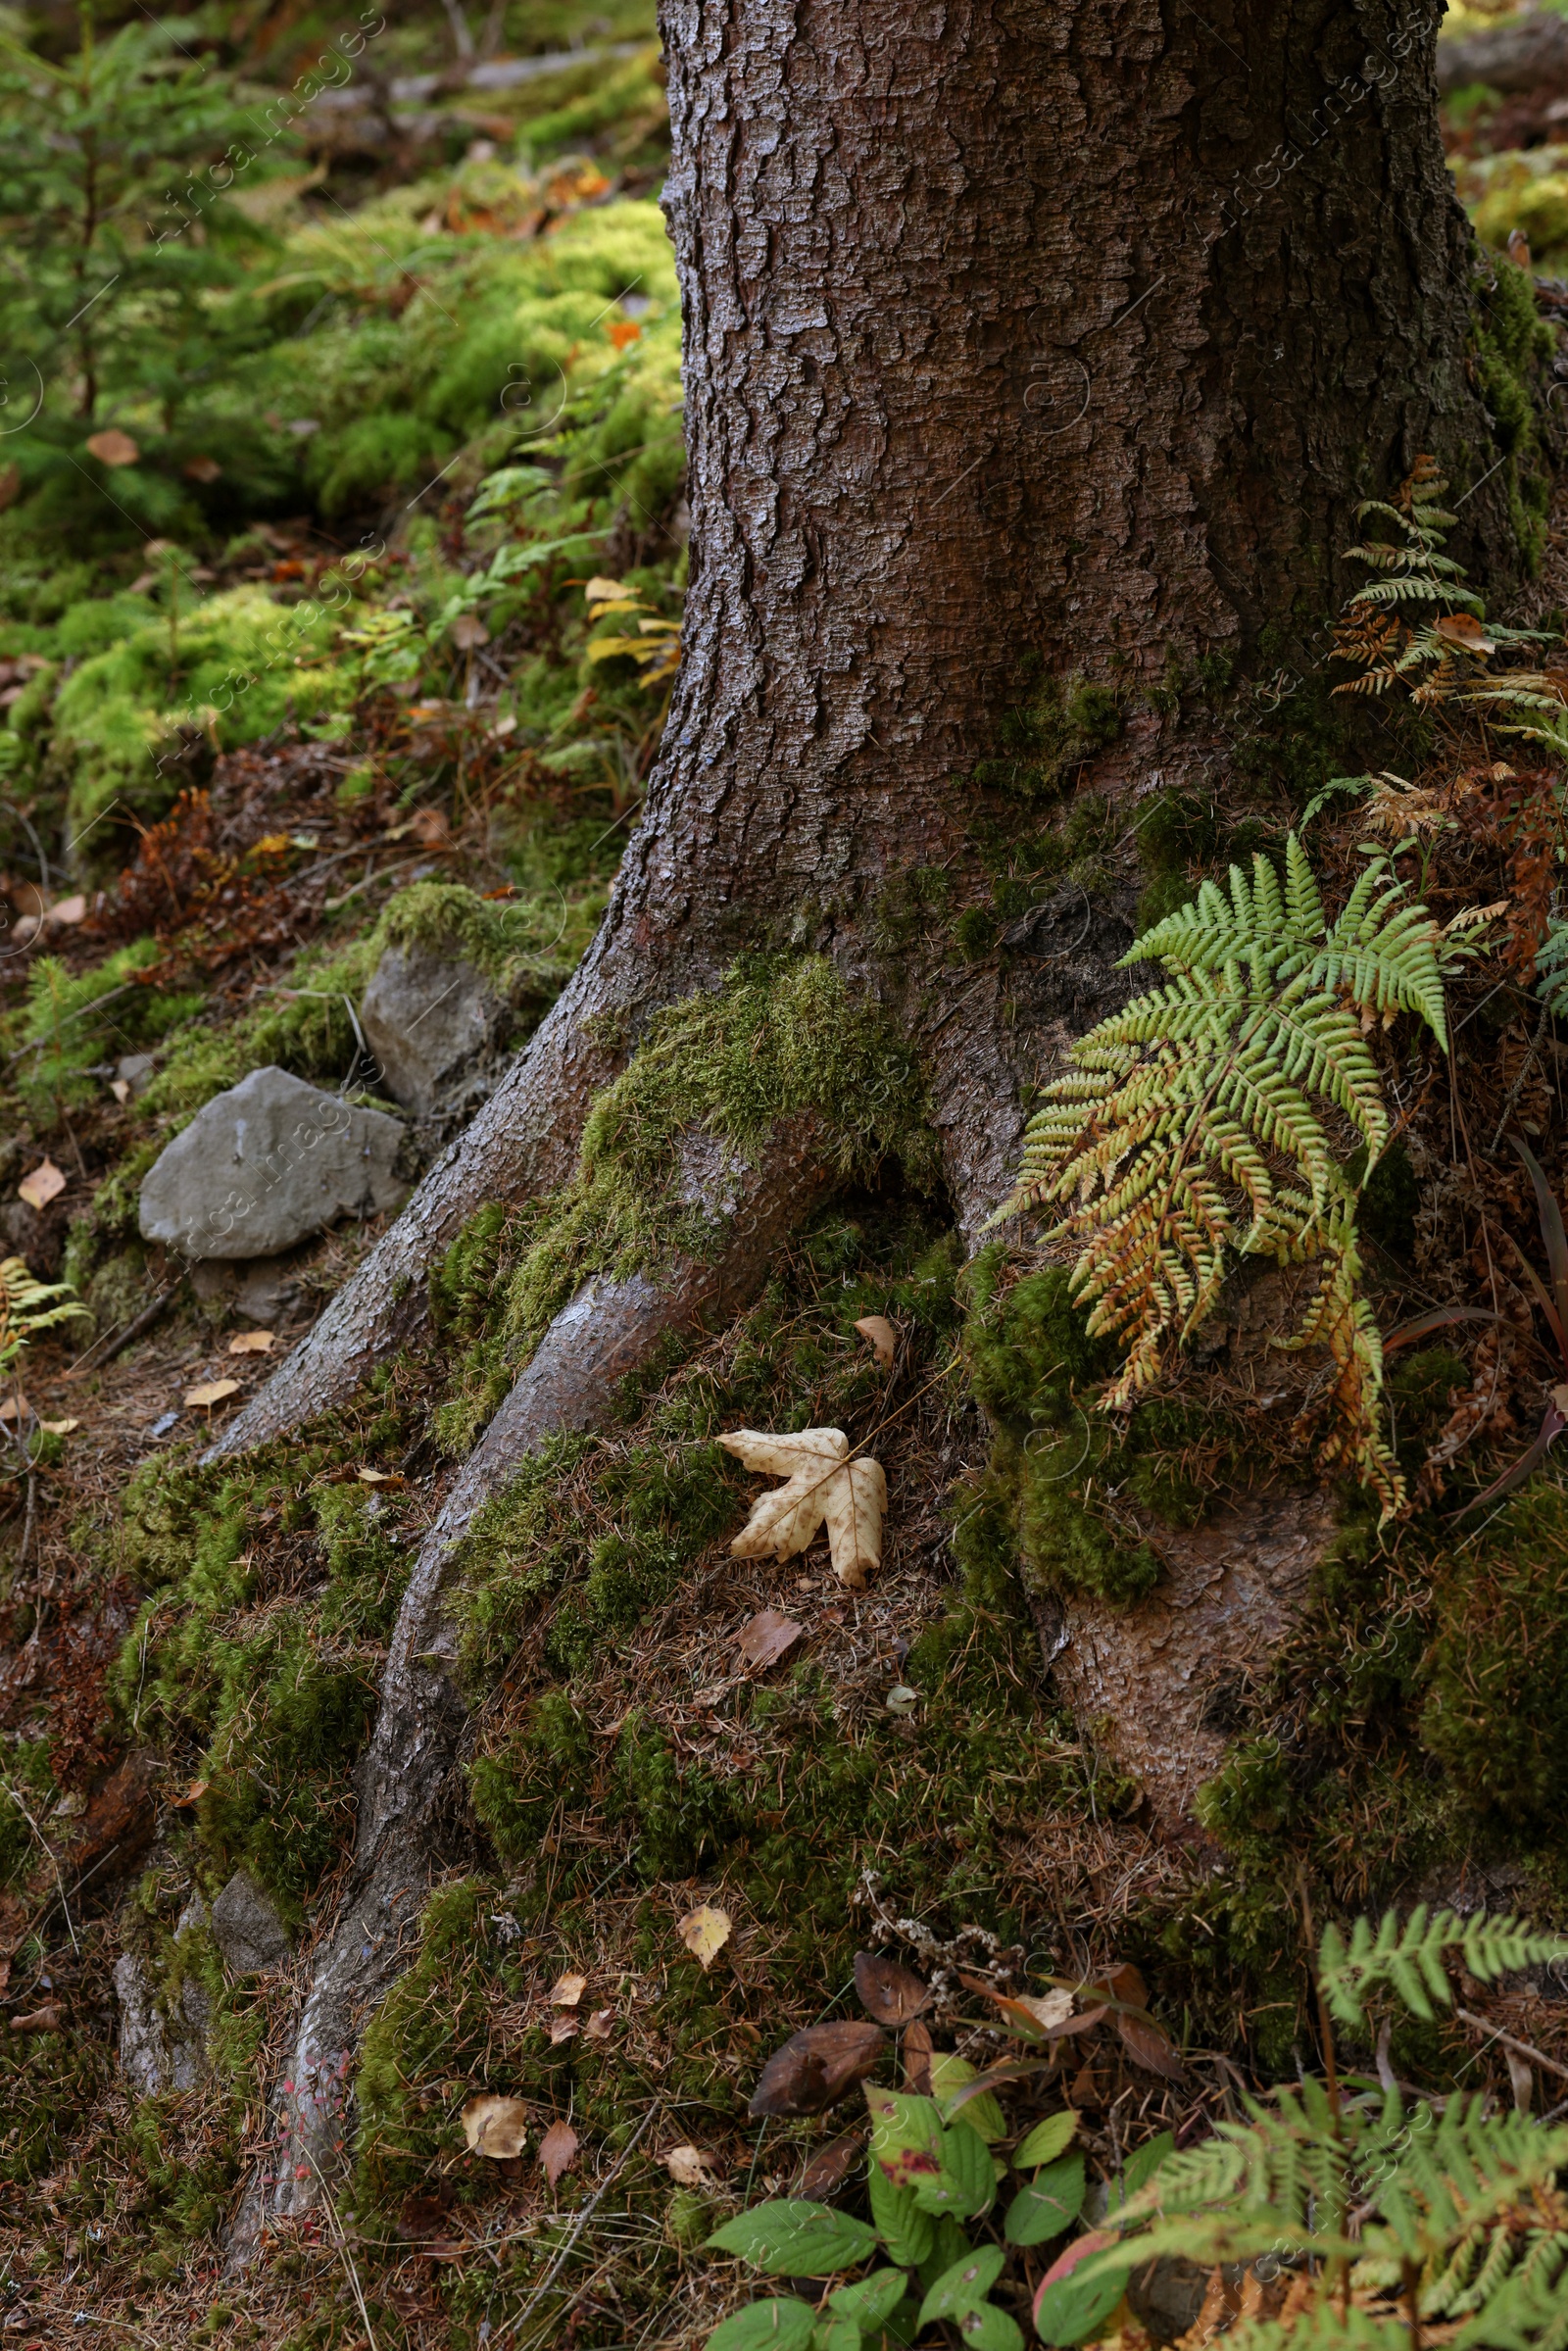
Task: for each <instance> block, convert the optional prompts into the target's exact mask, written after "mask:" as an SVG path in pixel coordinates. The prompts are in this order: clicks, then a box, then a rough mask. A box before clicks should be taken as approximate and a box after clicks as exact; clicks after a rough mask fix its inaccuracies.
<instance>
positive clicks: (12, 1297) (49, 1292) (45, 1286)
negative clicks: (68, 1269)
mask: <svg viewBox="0 0 1568 2351" xmlns="http://www.w3.org/2000/svg"><path fill="white" fill-rule="evenodd" d="M86 1311H87V1309H86V1307H85V1306H84V1305H83V1304H82V1303H81V1300H80V1299H79V1298H73V1296H72V1291H71V1285H70V1283H69V1282H40V1281H37V1280H35V1279H34V1277H33V1275H32V1274H30V1273H29V1272H28V1270H27V1266H26V1263H25V1259H24V1258H21V1257H5V1258H0V1376H3V1375H4V1374H5V1373H7V1372H9V1371H10V1370H12V1368H13V1367H14V1365H15V1364H16V1361H17V1358H18V1356H19V1355H20V1354H21V1353H22V1350H23V1348H24V1347H25V1346H26V1344H27V1342H28V1340H29V1339H35V1338H36V1337H37V1335H38V1333H39V1332H40V1331H49V1330H53V1329H54V1327H55V1326H56V1324H57V1323H62V1322H69V1321H70V1320H71V1318H72V1317H73V1315H77V1314H85V1313H86Z"/></svg>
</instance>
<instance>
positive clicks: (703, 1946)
mask: <svg viewBox="0 0 1568 2351" xmlns="http://www.w3.org/2000/svg"><path fill="white" fill-rule="evenodd" d="M675 1932H676V1934H677V1935H679V1936H680V1939H681V1941H682V1942H683V1943H684V1944H685V1945H686V1948H687V1950H688V1951H690V1953H691V1955H692V1957H693V1958H694V1959H695V1960H696V1961H697V1962H698V1963H699V1965H700V1966H701V1968H702V1971H703V1973H704V1975H705V1976H706V1975H707V1973H708V1971H709V1969H710V1968H711V1966H712V1964H713V1962H714V1960H715V1959H716V1958H717V1957H718V1955H719V1953H720V1951H722V1949H723V1948H724V1945H725V1944H726V1943H727V1942H728V1940H729V1938H730V1935H732V1933H733V1932H734V1929H733V1926H732V1924H731V1921H730V1915H729V1912H728V1911H727V1910H721V1909H720V1908H719V1906H718V1904H717V1903H716V1902H702V1903H699V1905H698V1907H697V1908H696V1909H695V1910H688V1912H687V1913H686V1916H685V1917H684V1918H683V1919H682V1920H681V1921H680V1923H679V1925H678V1926H677V1927H676V1930H675Z"/></svg>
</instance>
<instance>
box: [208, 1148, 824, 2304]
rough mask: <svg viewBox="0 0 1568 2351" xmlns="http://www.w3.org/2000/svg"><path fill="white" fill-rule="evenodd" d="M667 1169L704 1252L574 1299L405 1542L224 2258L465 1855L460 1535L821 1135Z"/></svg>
mask: <svg viewBox="0 0 1568 2351" xmlns="http://www.w3.org/2000/svg"><path fill="white" fill-rule="evenodd" d="M682 1176H683V1179H684V1180H683V1182H682V1185H681V1190H682V1194H683V1196H684V1198H685V1199H686V1200H693V1199H696V1200H698V1201H699V1202H700V1204H701V1205H702V1207H703V1208H704V1209H705V1210H706V1211H707V1213H708V1214H709V1215H710V1216H711V1218H712V1219H713V1222H714V1224H715V1227H716V1228H717V1230H718V1233H719V1235H720V1238H719V1241H718V1245H717V1247H716V1249H714V1251H713V1253H712V1254H711V1256H708V1257H706V1258H704V1259H702V1260H698V1259H695V1258H689V1257H688V1258H683V1259H681V1260H680V1261H679V1262H678V1263H677V1264H676V1265H675V1266H674V1268H673V1269H672V1270H669V1271H667V1272H666V1273H665V1274H664V1275H663V1276H662V1278H661V1279H659V1280H654V1279H651V1278H649V1277H648V1276H646V1275H642V1274H637V1275H633V1276H632V1277H631V1278H630V1279H629V1280H626V1281H620V1282H616V1281H610V1280H598V1281H591V1282H589V1283H586V1284H585V1285H584V1286H583V1288H582V1289H581V1290H579V1291H578V1293H577V1294H576V1296H575V1297H574V1298H572V1299H571V1300H570V1302H569V1303H568V1304H567V1305H566V1306H565V1307H564V1308H563V1310H562V1312H561V1313H560V1314H559V1315H558V1316H557V1317H556V1320H555V1322H554V1323H553V1324H552V1326H551V1328H550V1330H549V1331H548V1332H547V1333H546V1335H545V1337H544V1339H543V1340H542V1341H541V1343H540V1345H539V1347H538V1348H537V1349H536V1350H535V1352H534V1355H533V1357H532V1359H531V1361H530V1362H529V1363H528V1365H527V1368H526V1369H525V1370H524V1371H523V1373H522V1374H521V1376H520V1377H519V1379H518V1380H517V1382H516V1385H515V1387H514V1389H513V1390H512V1393H511V1394H510V1396H508V1397H507V1399H506V1401H505V1402H504V1403H503V1404H502V1406H501V1408H500V1410H499V1411H498V1412H497V1413H496V1415H495V1417H494V1419H493V1420H492V1421H491V1423H490V1425H489V1427H488V1428H487V1429H486V1431H485V1434H484V1436H483V1437H482V1438H481V1440H480V1442H479V1444H478V1445H477V1446H476V1447H475V1449H474V1451H473V1453H472V1454H471V1455H470V1456H469V1458H468V1460H467V1461H466V1464H465V1466H464V1469H463V1471H462V1474H461V1475H460V1477H459V1479H458V1481H457V1483H456V1485H455V1486H454V1488H453V1490H452V1493H451V1494H450V1495H449V1496H448V1498H447V1501H446V1504H445V1507H444V1508H443V1510H442V1511H441V1514H440V1516H439V1517H438V1519H437V1520H436V1522H435V1524H434V1525H433V1526H432V1528H431V1529H430V1532H429V1534H428V1536H427V1537H426V1539H425V1542H424V1543H423V1546H422V1547H421V1549H420V1553H419V1557H418V1560H417V1563H416V1565H415V1568H414V1572H413V1575H412V1576H411V1578H410V1581H409V1587H408V1590H407V1592H406V1593H405V1595H404V1599H403V1604H402V1608H401V1610H400V1612H399V1616H398V1621H397V1625H396V1628H395V1630H394V1633H393V1637H392V1643H391V1650H390V1654H389V1656H388V1659H387V1664H386V1670H385V1673H384V1675H383V1678H382V1684H381V1703H380V1709H379V1713H378V1715H377V1719H376V1726H375V1732H374V1736H373V1739H372V1740H371V1744H370V1748H369V1752H368V1755H367V1757H366V1760H365V1763H364V1765H363V1767H362V1771H361V1777H360V1815H359V1829H358V1838H357V1846H356V1855H355V1873H354V1879H353V1884H352V1886H351V1890H350V1893H349V1896H348V1899H347V1902H346V1904H345V1906H344V1909H343V1911H342V1914H341V1916H340V1918H339V1921H338V1923H337V1926H336V1928H335V1930H334V1931H333V1933H332V1934H331V1935H330V1937H329V1939H328V1940H327V1941H326V1942H325V1943H324V1944H323V1945H322V1946H321V1948H320V1949H319V1953H318V1955H317V1959H316V1963H315V1968H314V1973H313V1979H312V1983H311V1986H310V1989H309V1992H308V1993H307V1996H306V1999H305V2004H304V2008H303V2010H302V2012H301V2015H300V2019H299V2023H298V2027H297V2029H296V2031H295V2033H294V2034H293V2045H292V2049H291V2052H290V2056H289V2059H288V2062H287V2063H286V2065H285V2066H284V2068H283V2074H282V2079H281V2081H280V2083H279V2086H278V2089H277V2092H276V2096H275V2112H276V2122H275V2135H274V2138H273V2142H272V2150H273V2151H272V2152H271V2154H270V2157H269V2161H268V2166H267V2168H266V2170H265V2171H263V2172H261V2173H260V2174H258V2175H257V2176H256V2177H254V2178H253V2179H252V2180H251V2182H250V2184H249V2186H248V2188H247V2191H246V2194H245V2197H244V2200H243V2202H242V2205H241V2207H240V2211H239V2214H238V2216H237V2218H236V2221H235V2223H234V2226H233V2229H232V2230H231V2234H230V2258H231V2261H233V2262H234V2263H236V2264H243V2263H244V2262H245V2261H247V2260H248V2259H249V2258H250V2257H251V2255H252V2254H253V2252H254V2251H255V2249H256V2247H257V2244H258V2241H259V2239H260V2235H261V2232H262V2230H263V2229H264V2228H265V2227H266V2225H267V2223H268V2221H269V2220H270V2219H275V2218H281V2217H284V2216H286V2215H289V2214H293V2213H299V2212H302V2211H305V2210H307V2209H309V2208H310V2207H311V2206H312V2205H314V2204H315V2203H316V2202H317V2200H318V2198H319V2195H320V2193H321V2189H322V2185H323V2183H324V2182H326V2181H329V2180H331V2178H332V2176H333V2174H334V2173H336V2172H340V2171H341V2168H342V2161H343V2157H342V2148H343V2144H344V2140H345V2135H346V2131H345V2118H344V2102H345V2096H346V2088H345V2085H346V2082H347V2081H348V2078H349V2072H350V2066H351V2063H352V2057H353V2052H354V2049H355V2046H356V2044H357V2042H358V2039H359V2036H360V2033H361V2032H362V2030H363V2028H364V2025H365V2023H366V2021H367V2020H368V2015H369V2013H370V2011H371V2010H372V2008H373V2007H374V2005H375V2003H376V2001H377V2000H378V1999H379V1998H380V1997H381V1996H382V1994H383V1993H384V1992H385V1991H386V1990H387V1988H388V1987H389V1985H390V1984H392V1983H393V1982H394V1981H395V1979H396V1978H397V1976H398V1975H399V1974H400V1973H401V1971H402V1966H403V1963H404V1957H405V1941H406V1938H407V1937H408V1936H409V1935H411V1934H412V1933H413V1931H414V1928H415V1926H416V1922H417V1917H418V1912H419V1906H420V1903H421V1900H422V1898H423V1896H424V1894H425V1892H426V1890H427V1889H428V1887H429V1886H430V1884H431V1882H432V1881H433V1879H434V1878H435V1877H436V1876H437V1875H438V1873H439V1872H440V1871H441V1870H442V1869H444V1868H447V1867H449V1866H451V1865H452V1864H454V1863H459V1862H461V1861H462V1859H463V1857H464V1854H465V1851H466V1847H467V1843H468V1833H467V1831H466V1826H465V1809H466V1808H465V1803H464V1798H463V1793H462V1789H461V1784H460V1783H459V1782H458V1778H457V1771H458V1760H459V1749H460V1743H461V1740H462V1737H463V1732H464V1728H465V1724H466V1719H467V1708H466V1703H465V1700H464V1697H463V1695H462V1692H461V1690H460V1689H459V1687H458V1684H457V1680H456V1663H457V1661H456V1656H455V1650H454V1643H453V1638H452V1633H451V1629H450V1626H449V1625H448V1623H447V1616H446V1600H447V1595H448V1592H449V1591H450V1587H451V1581H452V1574H453V1569H454V1566H455V1563H456V1559H457V1554H458V1547H459V1545H460V1543H462V1540H463V1538H464V1536H465V1535H466V1533H467V1531H468V1529H469V1527H470V1525H471V1524H472V1522H473V1519H474V1516H475V1514H476V1512H477V1511H478V1510H479V1509H480V1507H481V1505H482V1504H483V1503H484V1502H486V1501H487V1500H489V1498H490V1497H491V1496H492V1495H493V1494H497V1493H498V1492H499V1491H500V1490H501V1489H502V1488H503V1487H504V1486H505V1485H506V1483H507V1481H508V1479H509V1478H510V1477H511V1476H512V1474H513V1473H514V1472H515V1469H516V1468H517V1466H518V1464H519V1463H520V1462H521V1461H522V1460H523V1459H524V1458H525V1457H526V1456H527V1455H528V1454H529V1453H530V1452H532V1451H534V1450H535V1449H536V1448H537V1447H538V1446H539V1445H541V1444H543V1442H544V1441H545V1440H546V1439H547V1438H549V1437H552V1436H554V1435H556V1434H557V1433H558V1432H560V1431H563V1430H580V1429H586V1428H591V1427H593V1426H594V1425H595V1424H596V1423H597V1422H598V1421H599V1420H601V1419H602V1417H603V1416H604V1414H605V1412H606V1410H607V1407H608V1405H609V1403H610V1400H611V1396H612V1392H613V1388H614V1385H615V1383H616V1382H617V1381H618V1380H620V1379H623V1378H624V1377H625V1376H626V1375H627V1374H628V1373H630V1372H635V1371H637V1370H638V1369H640V1368H641V1367H642V1366H643V1365H644V1364H646V1363H647V1362H648V1361H649V1359H650V1357H651V1356H652V1355H653V1353H654V1351H655V1350H656V1348H657V1347H658V1346H659V1345H660V1343H661V1341H662V1339H663V1338H664V1337H665V1336H666V1334H668V1333H669V1332H671V1331H676V1330H680V1329H683V1328H686V1327H689V1326H691V1325H693V1324H696V1323H700V1322H702V1321H704V1320H706V1319H708V1318H710V1317H713V1316H727V1315H729V1314H732V1313H733V1312H735V1311H736V1310H737V1308H739V1307H740V1306H742V1305H743V1304H745V1303H746V1301H747V1299H748V1298H749V1297H750V1296H751V1295H752V1294H753V1293H754V1292H755V1291H756V1289H757V1288H758V1287H759V1286H760V1282H761V1280H762V1277H763V1275H764V1274H765V1271H766V1268H767V1264H768V1260H769V1257H770V1255H771V1252H772V1251H773V1249H775V1248H776V1247H777V1246H778V1245H779V1243H781V1242H782V1241H783V1240H785V1239H786V1238H787V1237H788V1234H789V1232H790V1231H791V1229H792V1228H793V1227H794V1225H795V1224H797V1223H798V1222H799V1220H800V1218H801V1217H802V1215H804V1214H805V1213H806V1211H807V1210H808V1209H809V1207H810V1205H811V1204H812V1202H813V1201H814V1200H816V1199H817V1198H818V1197H819V1196H820V1194H821V1192H822V1191H823V1189H824V1188H825V1186H826V1183H827V1181H828V1170H827V1166H826V1160H825V1154H824V1152H823V1150H822V1136H821V1130H820V1128H819V1126H818V1124H817V1122H816V1121H815V1120H814V1119H813V1118H811V1117H809V1116H805V1117H800V1118H796V1119H793V1120H789V1121H786V1122H784V1123H782V1124H781V1125H780V1126H779V1127H777V1128H775V1130H774V1131H773V1133H772V1135H771V1136H770V1137H769V1139H768V1141H767V1143H766V1145H765V1146H764V1147H763V1148H762V1149H761V1150H760V1151H758V1152H756V1153H755V1154H754V1156H753V1158H752V1160H751V1161H750V1162H747V1161H745V1160H742V1159H740V1158H738V1157H737V1156H735V1155H734V1154H731V1153H717V1154H715V1152H714V1151H713V1148H712V1145H711V1141H710V1140H709V1139H707V1138H702V1137H699V1138H697V1139H695V1141H694V1145H693V1147H692V1149H691V1150H690V1151H688V1153H687V1154H685V1156H684V1158H683V1164H682Z"/></svg>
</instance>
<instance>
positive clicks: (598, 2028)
mask: <svg viewBox="0 0 1568 2351" xmlns="http://www.w3.org/2000/svg"><path fill="white" fill-rule="evenodd" d="M582 2030H583V2037H584V2038H585V2039H586V2040H608V2039H609V2038H610V2036H611V2034H612V2033H613V2031H614V2030H615V2012H614V2010H613V2008H596V2009H595V2010H594V2012H593V2015H592V2016H591V2017H590V2018H589V2019H588V2022H587V2024H586V2025H584V2027H583V2029H582Z"/></svg>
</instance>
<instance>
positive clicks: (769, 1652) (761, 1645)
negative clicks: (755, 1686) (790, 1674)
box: [738, 1608, 806, 1673]
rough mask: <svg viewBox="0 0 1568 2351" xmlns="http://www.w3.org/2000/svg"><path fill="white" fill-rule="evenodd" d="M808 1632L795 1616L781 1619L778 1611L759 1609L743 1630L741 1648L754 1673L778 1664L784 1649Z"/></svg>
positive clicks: (742, 1654) (774, 1609)
mask: <svg viewBox="0 0 1568 2351" xmlns="http://www.w3.org/2000/svg"><path fill="white" fill-rule="evenodd" d="M805 1631H806V1627H805V1626H804V1625H798V1624H797V1623H796V1622H795V1619H794V1618H793V1617H792V1616H780V1614H779V1613H778V1610H777V1609H776V1608H760V1609H759V1610H758V1612H757V1614H756V1615H755V1616H754V1617H753V1618H752V1619H751V1620H750V1622H749V1623H747V1624H744V1625H743V1626H742V1627H741V1632H740V1641H739V1643H738V1646H739V1648H740V1652H741V1656H742V1659H743V1660H744V1662H745V1663H746V1664H747V1665H749V1666H750V1667H751V1668H752V1671H753V1672H754V1673H760V1672H762V1671H763V1670H764V1668H766V1667H767V1666H769V1665H776V1664H777V1663H778V1660H779V1659H780V1658H781V1657H782V1656H783V1654H784V1652H785V1650H786V1649H787V1648H789V1647H790V1646H791V1645H792V1644H793V1643H794V1642H795V1641H799V1640H800V1638H801V1635H802V1634H803V1633H804V1632H805Z"/></svg>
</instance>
